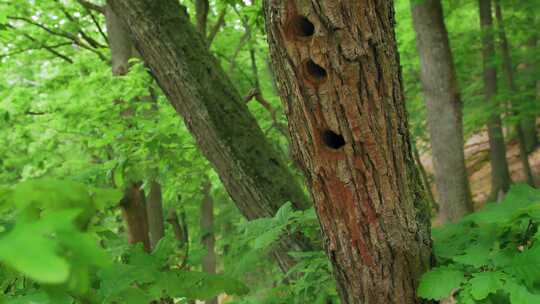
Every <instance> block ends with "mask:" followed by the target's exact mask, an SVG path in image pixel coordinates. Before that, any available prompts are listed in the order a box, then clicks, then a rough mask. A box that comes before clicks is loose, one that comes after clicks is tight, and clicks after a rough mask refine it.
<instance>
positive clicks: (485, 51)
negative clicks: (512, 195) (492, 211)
mask: <svg viewBox="0 0 540 304" xmlns="http://www.w3.org/2000/svg"><path fill="white" fill-rule="evenodd" d="M478 6H479V11H480V28H481V29H482V46H483V47H482V57H483V64H484V98H485V100H486V102H487V103H489V104H490V106H491V108H492V113H491V115H490V117H489V118H488V121H487V129H488V137H489V156H490V164H491V194H490V199H491V200H493V199H495V198H496V197H497V195H498V194H499V192H503V193H506V192H508V190H509V189H510V184H511V182H512V180H511V179H510V171H509V170H508V162H507V160H506V146H505V143H504V135H503V131H502V122H501V117H500V115H499V113H498V109H499V105H498V102H497V101H496V98H495V97H496V95H497V69H496V67H495V43H494V39H493V16H492V8H491V0H478Z"/></svg>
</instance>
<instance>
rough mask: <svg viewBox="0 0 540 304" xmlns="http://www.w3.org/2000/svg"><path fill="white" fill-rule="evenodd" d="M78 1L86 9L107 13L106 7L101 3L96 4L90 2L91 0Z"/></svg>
mask: <svg viewBox="0 0 540 304" xmlns="http://www.w3.org/2000/svg"><path fill="white" fill-rule="evenodd" d="M77 2H79V4H80V5H82V6H84V7H85V8H86V9H89V10H93V11H96V12H98V13H100V14H105V7H103V6H101V5H97V4H94V3H92V2H90V1H86V0H77Z"/></svg>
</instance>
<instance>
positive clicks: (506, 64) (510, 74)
mask: <svg viewBox="0 0 540 304" xmlns="http://www.w3.org/2000/svg"><path fill="white" fill-rule="evenodd" d="M495 15H496V16H497V25H498V33H499V40H500V41H499V42H500V47H501V54H502V65H503V71H504V75H505V78H506V85H507V86H508V90H509V91H510V93H511V94H512V95H514V96H515V95H517V94H519V92H518V88H517V86H516V83H515V81H514V68H513V65H512V56H511V55H510V46H509V42H508V38H507V36H506V29H505V26H504V18H503V15H502V8H501V5H500V1H499V0H495ZM510 107H511V108H512V112H513V114H514V115H516V116H518V117H521V115H520V113H519V110H518V109H517V108H516V106H515V104H514V102H513V101H510ZM515 129H516V133H517V140H518V144H519V150H520V152H519V158H520V160H521V165H522V167H523V173H524V175H525V180H526V182H527V184H529V185H530V186H531V187H535V183H534V178H533V175H532V170H531V165H530V164H529V157H528V153H527V147H526V142H525V141H526V139H525V132H524V131H523V128H522V125H521V119H520V121H518V123H517V124H516V125H515Z"/></svg>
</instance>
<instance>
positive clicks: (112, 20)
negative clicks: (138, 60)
mask: <svg viewBox="0 0 540 304" xmlns="http://www.w3.org/2000/svg"><path fill="white" fill-rule="evenodd" d="M105 23H106V26H107V35H108V36H107V37H108V38H109V48H110V49H111V54H112V56H111V65H112V72H113V75H116V76H121V75H125V74H127V73H128V71H129V59H130V58H131V57H132V56H133V43H132V42H131V39H130V37H129V32H128V30H127V28H126V26H125V25H124V22H123V21H122V20H121V19H120V18H118V16H117V15H116V14H115V13H114V12H113V10H112V8H111V6H110V5H106V6H105Z"/></svg>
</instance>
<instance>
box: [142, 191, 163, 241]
mask: <svg viewBox="0 0 540 304" xmlns="http://www.w3.org/2000/svg"><path fill="white" fill-rule="evenodd" d="M146 212H147V214H148V233H149V237H150V245H151V246H152V249H154V248H156V245H157V243H158V242H159V240H161V239H162V238H163V236H164V235H165V227H164V224H165V220H164V217H163V198H162V195H161V185H160V184H159V183H158V182H156V181H152V182H151V183H150V194H149V195H148V203H147V204H146Z"/></svg>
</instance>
